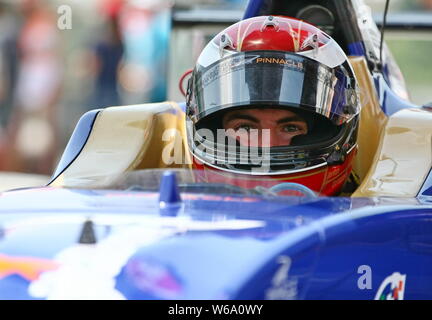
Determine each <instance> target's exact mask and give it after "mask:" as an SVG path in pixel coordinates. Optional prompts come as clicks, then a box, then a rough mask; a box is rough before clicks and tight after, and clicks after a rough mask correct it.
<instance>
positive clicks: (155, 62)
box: [0, 0, 172, 175]
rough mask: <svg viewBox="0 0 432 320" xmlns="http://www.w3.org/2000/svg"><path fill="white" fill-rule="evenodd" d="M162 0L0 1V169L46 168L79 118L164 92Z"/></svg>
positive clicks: (166, 23)
mask: <svg viewBox="0 0 432 320" xmlns="http://www.w3.org/2000/svg"><path fill="white" fill-rule="evenodd" d="M171 6H172V3H171V2H170V1H168V0H86V1H73V0H69V1H67V0H63V1H56V0H0V30H1V32H0V171H17V172H31V173H39V174H47V175H50V174H51V173H52V171H53V169H54V166H55V165H56V163H57V161H58V160H59V157H60V156H61V152H62V150H63V149H64V147H65V144H66V142H67V140H68V138H69V136H70V134H71V133H72V131H73V128H74V127H75V124H76V122H77V121H78V119H79V117H80V116H81V115H82V114H83V113H84V112H86V111H88V110H91V109H96V108H102V107H107V106H117V105H124V104H135V103H147V102H155V101H163V100H165V99H166V91H167V90H166V83H167V81H166V72H167V70H166V66H167V63H166V62H167V54H168V44H169V32H170V28H171V26H170V23H171V15H170V9H171Z"/></svg>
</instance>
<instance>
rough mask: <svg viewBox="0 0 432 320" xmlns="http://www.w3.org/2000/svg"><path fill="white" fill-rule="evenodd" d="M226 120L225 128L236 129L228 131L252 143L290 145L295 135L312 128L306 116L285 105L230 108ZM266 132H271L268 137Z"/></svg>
mask: <svg viewBox="0 0 432 320" xmlns="http://www.w3.org/2000/svg"><path fill="white" fill-rule="evenodd" d="M222 124H223V127H224V129H225V130H228V129H232V130H228V131H227V133H228V135H230V136H232V137H233V138H235V139H237V140H238V141H239V142H240V144H242V145H248V146H251V147H275V146H287V145H290V144H291V140H292V138H294V137H295V136H298V135H301V134H307V132H308V128H307V124H306V121H305V120H304V119H303V118H302V117H300V116H299V115H297V114H296V113H294V112H292V111H288V110H283V109H270V108H269V109H257V108H254V109H243V110H235V111H229V112H227V113H226V114H225V115H224V116H223V118H222ZM253 129H255V130H253ZM264 129H268V130H267V131H263V130H264ZM266 134H268V135H269V136H268V138H267V139H266V138H265V135H266ZM263 135H264V138H263Z"/></svg>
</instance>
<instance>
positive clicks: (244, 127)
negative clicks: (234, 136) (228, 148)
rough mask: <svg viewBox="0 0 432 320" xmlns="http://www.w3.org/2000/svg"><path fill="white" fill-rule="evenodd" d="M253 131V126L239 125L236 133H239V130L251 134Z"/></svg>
mask: <svg viewBox="0 0 432 320" xmlns="http://www.w3.org/2000/svg"><path fill="white" fill-rule="evenodd" d="M252 129H253V127H252V126H250V125H248V124H242V125H239V126H237V127H236V128H235V131H239V130H245V131H247V132H250V131H251V130H252Z"/></svg>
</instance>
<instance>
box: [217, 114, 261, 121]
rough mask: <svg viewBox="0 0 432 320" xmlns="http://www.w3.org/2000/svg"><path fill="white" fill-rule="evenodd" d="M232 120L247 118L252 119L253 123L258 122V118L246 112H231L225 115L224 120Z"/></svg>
mask: <svg viewBox="0 0 432 320" xmlns="http://www.w3.org/2000/svg"><path fill="white" fill-rule="evenodd" d="M232 120H249V121H252V122H254V123H259V119H257V118H255V117H253V116H251V115H248V114H244V113H233V114H230V115H228V116H227V117H226V119H224V122H230V121H232Z"/></svg>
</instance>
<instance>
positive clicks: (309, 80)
mask: <svg viewBox="0 0 432 320" xmlns="http://www.w3.org/2000/svg"><path fill="white" fill-rule="evenodd" d="M347 70H348V68H345V67H344V66H338V67H336V68H333V69H331V68H329V67H327V66H325V65H324V64H321V63H319V62H317V61H315V60H313V59H310V58H307V57H304V56H299V55H295V54H291V53H286V52H279V51H249V52H241V53H237V54H234V55H230V56H228V57H226V58H224V59H222V60H220V61H218V62H216V63H214V64H212V65H210V66H208V67H207V68H197V69H196V70H195V72H194V77H193V79H192V85H193V86H194V90H193V92H194V96H193V103H192V106H193V108H194V109H195V110H194V114H195V115H196V120H197V121H199V120H200V119H202V118H204V117H206V116H208V115H210V114H213V113H214V112H217V111H220V110H223V109H228V108H231V107H239V106H248V105H256V106H275V105H279V106H290V107H299V108H303V109H306V110H308V111H313V112H316V113H318V114H321V115H323V116H325V117H326V118H328V119H330V120H331V121H332V122H333V123H335V124H337V125H339V124H341V123H344V122H346V121H348V120H350V119H351V118H352V117H354V116H355V115H356V114H358V113H359V104H358V97H357V94H356V91H355V83H353V82H354V78H353V76H352V75H350V74H349V72H348V71H347Z"/></svg>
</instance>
